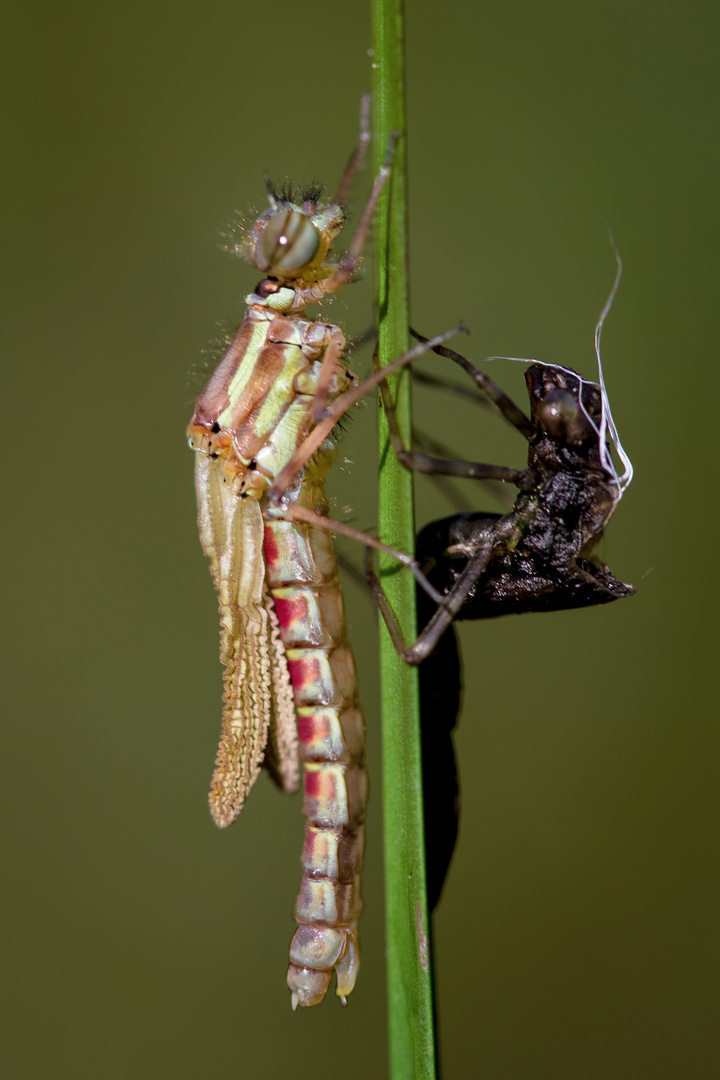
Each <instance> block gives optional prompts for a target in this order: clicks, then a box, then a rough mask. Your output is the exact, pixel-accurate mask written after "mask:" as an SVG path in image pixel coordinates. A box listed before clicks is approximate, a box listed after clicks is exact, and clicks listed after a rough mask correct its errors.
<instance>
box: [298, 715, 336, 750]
mask: <svg viewBox="0 0 720 1080" xmlns="http://www.w3.org/2000/svg"><path fill="white" fill-rule="evenodd" d="M297 726H298V736H299V738H300V742H301V743H315V742H323V741H324V740H325V739H327V737H328V735H329V734H330V724H329V723H328V720H327V717H326V716H325V715H324V713H320V712H318V713H313V715H312V716H298V721H297Z"/></svg>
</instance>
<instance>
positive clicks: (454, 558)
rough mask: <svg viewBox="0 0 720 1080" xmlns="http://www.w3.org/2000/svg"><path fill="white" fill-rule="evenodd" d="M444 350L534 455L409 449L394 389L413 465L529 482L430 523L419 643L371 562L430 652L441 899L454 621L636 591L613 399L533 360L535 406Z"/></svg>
mask: <svg viewBox="0 0 720 1080" xmlns="http://www.w3.org/2000/svg"><path fill="white" fill-rule="evenodd" d="M415 336H418V335H415ZM421 340H424V339H421ZM434 351H436V352H438V353H440V354H441V355H443V356H446V357H448V358H449V359H451V360H453V361H454V362H455V363H458V364H460V366H461V367H463V368H464V369H465V370H466V371H467V372H468V374H470V375H471V377H472V378H473V379H474V381H475V383H476V386H477V387H478V389H479V390H480V391H481V392H482V394H483V395H484V398H485V403H486V404H487V401H488V400H489V401H490V402H491V403H492V404H493V406H494V407H495V408H496V410H497V411H499V412H500V413H501V415H502V416H504V418H505V419H506V420H507V421H508V422H509V423H510V424H512V426H513V427H515V428H516V429H517V430H518V431H519V432H520V433H521V434H522V435H523V436H524V438H525V439H526V440H527V443H528V463H527V468H525V469H523V470H518V469H513V468H508V467H505V466H496V465H486V464H481V463H479V462H469V461H454V460H451V459H446V458H439V457H433V456H430V455H428V454H424V453H416V452H414V451H409V450H407V449H405V447H404V446H403V444H402V440H401V438H400V435H399V433H398V431H397V428H396V424H395V419H394V412H393V407H392V402H391V401H390V399H389V394H388V392H387V390H384V391H383V396H384V399H385V405H386V411H387V412H388V422H389V426H390V432H391V438H392V441H393V445H394V448H395V451H396V453H397V455H398V457H399V459H400V460H401V461H402V462H403V463H404V464H405V465H406V466H407V467H408V468H411V469H417V470H419V471H421V472H426V473H434V474H441V475H445V476H454V477H464V478H470V479H479V480H485V481H487V480H492V481H498V480H499V481H503V482H506V483H511V484H514V485H515V486H516V487H518V488H519V489H520V491H519V493H518V495H517V497H516V499H515V502H514V504H513V506H512V509H510V510H509V511H508V512H507V513H505V514H493V513H483V512H469V513H461V514H455V515H452V516H451V517H447V518H443V519H441V520H439V521H434V522H431V523H430V524H429V525H426V526H425V527H424V528H423V529H422V530H421V531H420V533H419V534H418V537H417V544H416V552H415V557H416V560H417V563H418V564H419V567H420V569H421V570H422V571H423V573H424V574H425V576H426V578H427V581H428V582H429V583H430V585H431V586H432V588H433V589H435V590H436V596H435V597H431V596H430V595H429V593H428V591H427V590H425V589H423V588H421V587H418V590H417V593H418V628H419V636H418V638H417V640H416V641H415V642H414V643H413V645H411V646H410V647H409V648H408V647H406V645H405V643H404V641H403V639H402V635H401V633H400V630H399V627H398V625H397V622H396V620H395V617H394V614H393V612H392V611H391V609H390V607H389V605H388V603H387V601H386V600H385V598H384V596H383V595H382V592H381V590H380V586H379V582H378V580H377V578H376V577H375V576H374V574H373V573H372V571H371V570H370V569H369V570H368V580H369V582H370V584H371V586H372V588H373V591H374V592H375V595H376V597H377V599H378V603H379V605H380V609H381V611H382V614H383V617H384V618H385V621H386V623H387V624H388V629H389V630H390V633H391V636H392V637H393V640H394V642H395V645H396V647H397V649H398V651H399V652H400V653H401V654H402V655H403V657H404V658H405V659H406V660H407V661H408V662H409V663H415V664H420V670H419V674H420V703H421V722H422V743H423V789H424V798H425V815H424V816H425V842H426V858H427V884H428V903H429V906H430V908H431V910H432V908H433V907H434V906H435V904H436V903H437V901H438V900H439V897H440V893H441V890H442V887H443V884H444V881H445V877H446V874H447V870H448V866H449V863H450V860H451V857H452V854H453V850H454V846H455V839H456V836H457V821H458V800H459V793H458V777H457V766H456V763H455V754H454V748H453V743H452V730H453V728H454V726H455V722H456V718H457V714H458V710H459V706H460V692H461V684H460V683H461V677H460V659H459V654H458V646H457V640H456V636H455V633H454V629H453V626H452V623H453V621H454V620H458V619H489V618H495V617H497V616H499V615H510V614H522V613H523V612H533V611H536V612H537V611H559V610H563V609H569V608H580V607H590V606H593V605H595V604H606V603H609V602H610V601H612V600H617V599H619V598H620V597H623V596H631V595H632V594H633V593H634V592H635V587H634V586H633V585H627V584H625V583H624V582H622V581H620V580H619V579H618V578H616V577H615V576H614V574H613V573H612V571H611V570H610V569H609V568H608V567H607V566H606V565H605V563H604V562H602V560H601V559H599V558H598V556H597V553H596V548H597V545H598V543H599V542H600V540H601V538H602V536H603V530H604V529H605V526H606V525H607V523H608V521H609V520H610V518H611V517H612V514H613V512H614V510H615V507H616V506H617V504H618V502H619V500H620V497H621V494H622V491H623V486H627V483H628V482H629V477H630V475H631V473H630V471H629V467H628V466H629V463H627V462H626V460H625V458H624V457H623V462H624V463H625V464H626V469H627V471H626V474H625V476H624V477H621V476H619V475H618V473H617V470H616V468H615V465H614V463H613V460H612V457H611V454H610V451H609V449H608V447H607V443H606V439H607V437H608V434H609V432H610V430H612V434H613V436H614V435H615V433H614V428H612V429H610V428H608V414H609V410H608V406H607V400H606V398H605V396H604V394H603V393H602V392H601V390H600V388H599V387H598V386H596V385H595V384H593V383H589V382H587V381H586V380H584V379H583V378H582V377H581V376H580V375H578V374H577V372H575V371H573V370H572V369H570V368H565V367H560V366H559V365H541V364H532V365H531V366H530V367H529V368H528V369H527V371H526V373H525V381H526V384H527V388H528V393H529V396H530V416H529V417H528V416H526V415H525V413H524V412H523V411H522V410H521V409H519V408H518V406H517V405H515V403H514V402H513V401H511V399H510V398H509V397H508V396H507V395H506V394H505V393H504V391H503V390H501V389H500V387H499V386H497V384H496V383H494V382H493V380H491V379H489V378H488V377H487V376H486V375H485V374H484V373H483V372H481V371H479V369H478V368H477V367H476V366H475V365H474V364H472V363H471V362H470V361H469V360H467V359H466V358H465V357H463V356H461V355H460V354H459V353H456V352H454V351H453V350H451V349H447V348H442V347H439V348H436V349H435V350H434ZM433 381H435V380H433ZM604 410H605V411H606V413H605V416H603V411H604ZM615 442H616V449H618V445H617V440H616V439H615ZM620 453H621V455H622V451H620ZM438 599H439V602H438Z"/></svg>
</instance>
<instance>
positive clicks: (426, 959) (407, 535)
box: [372, 0, 435, 1080]
mask: <svg viewBox="0 0 720 1080" xmlns="http://www.w3.org/2000/svg"><path fill="white" fill-rule="evenodd" d="M372 10H373V46H374V61H375V64H374V72H375V80H374V87H373V102H374V114H375V119H374V132H375V156H376V167H377V168H379V166H380V164H381V162H382V159H383V157H384V155H385V152H386V148H387V146H388V142H389V140H390V138H391V135H392V134H393V133H394V132H397V133H400V138H399V140H398V143H397V147H396V150H395V155H394V159H393V163H392V175H391V179H390V182H389V183H388V184H387V186H386V188H385V191H384V192H383V196H382V198H381V201H380V205H379V208H378V214H377V219H376V220H377V252H378V297H379V354H380V362H381V364H383V365H384V364H387V363H389V361H391V360H393V359H394V358H395V357H397V356H400V355H401V354H402V353H404V352H406V351H407V348H408V324H409V314H408V281H407V169H406V160H407V158H406V138H405V56H404V23H403V14H404V13H403V0H372ZM390 382H391V389H392V391H393V396H394V397H395V398H396V400H397V414H398V423H399V426H400V430H401V432H402V433H403V436H404V437H405V439H406V440H407V441H408V442H409V434H410V426H411V423H410V379H409V373H408V372H407V371H405V372H403V373H402V374H400V375H399V376H395V377H393V378H392V379H391V380H390ZM380 462H381V472H380V513H379V520H380V535H381V537H382V539H383V540H384V541H385V542H386V543H388V544H392V545H393V546H394V547H398V548H401V549H402V550H404V551H413V550H414V543H415V529H414V517H413V504H412V476H411V474H410V473H409V472H408V471H407V470H405V469H403V468H402V467H401V466H400V465H399V464H398V462H397V460H396V458H395V455H394V454H393V452H392V450H391V449H390V447H389V442H388V434H387V425H386V423H385V418H384V416H381V421H380ZM383 571H384V573H383ZM381 574H383V585H384V588H385V591H386V593H387V595H388V598H389V600H390V602H391V604H392V606H393V608H394V610H395V612H396V613H397V616H398V618H399V620H400V625H401V626H402V628H403V631H404V633H405V636H406V638H407V639H408V640H412V639H413V638H414V637H415V627H416V618H415V583H414V580H413V578H412V575H411V574H410V573H409V572H408V571H407V570H402V571H399V570H398V567H397V564H392V563H388V562H387V561H384V562H382V561H381ZM381 675H382V687H383V689H382V722H383V808H384V821H385V825H384V832H385V896H386V933H387V970H388V1011H389V1017H388V1023H389V1040H390V1077H391V1080H426V1078H432V1077H434V1076H435V1050H434V1032H433V1005H432V981H431V970H430V963H431V957H430V944H429V941H430V934H429V925H428V912H427V899H426V894H425V850H424V834H423V804H422V769H421V756H420V726H419V700H418V684H417V672H416V670H415V669H414V668H410V667H409V666H408V665H407V664H405V663H404V662H403V661H402V660H401V659H400V657H398V655H397V653H396V652H395V649H394V648H393V645H392V643H391V641H390V638H389V637H388V635H387V633H386V632H385V629H384V627H383V629H382V634H381Z"/></svg>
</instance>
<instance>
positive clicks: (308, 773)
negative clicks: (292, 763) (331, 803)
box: [303, 769, 335, 799]
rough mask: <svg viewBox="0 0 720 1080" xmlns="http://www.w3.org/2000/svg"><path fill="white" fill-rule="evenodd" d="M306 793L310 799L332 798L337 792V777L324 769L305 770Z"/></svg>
mask: <svg viewBox="0 0 720 1080" xmlns="http://www.w3.org/2000/svg"><path fill="white" fill-rule="evenodd" d="M303 780H304V787H305V794H306V795H307V796H308V798H310V799H330V798H332V796H333V795H334V793H335V777H334V776H332V775H326V773H325V771H324V770H322V769H318V770H315V769H313V770H308V769H306V770H305V776H304V777H303Z"/></svg>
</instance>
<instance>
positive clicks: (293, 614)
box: [273, 596, 308, 630]
mask: <svg viewBox="0 0 720 1080" xmlns="http://www.w3.org/2000/svg"><path fill="white" fill-rule="evenodd" d="M273 602H274V604H275V614H276V615H277V617H278V622H279V623H280V626H281V627H282V629H283V630H287V628H288V627H290V626H293V625H294V624H295V623H296V622H299V621H300V620H301V619H307V616H308V606H307V601H306V600H305V598H304V597H302V596H298V597H296V598H295V599H293V600H288V599H284V598H283V599H280V598H278V597H277V596H275V597H273Z"/></svg>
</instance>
